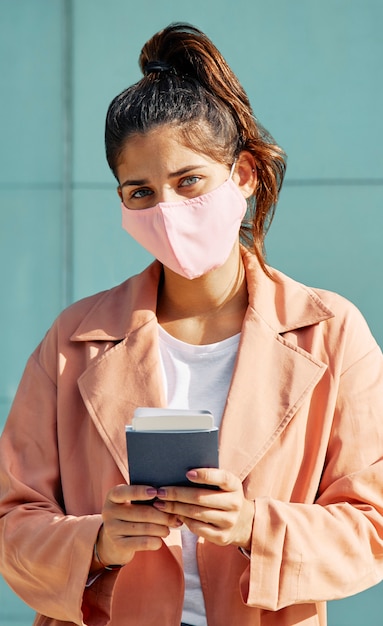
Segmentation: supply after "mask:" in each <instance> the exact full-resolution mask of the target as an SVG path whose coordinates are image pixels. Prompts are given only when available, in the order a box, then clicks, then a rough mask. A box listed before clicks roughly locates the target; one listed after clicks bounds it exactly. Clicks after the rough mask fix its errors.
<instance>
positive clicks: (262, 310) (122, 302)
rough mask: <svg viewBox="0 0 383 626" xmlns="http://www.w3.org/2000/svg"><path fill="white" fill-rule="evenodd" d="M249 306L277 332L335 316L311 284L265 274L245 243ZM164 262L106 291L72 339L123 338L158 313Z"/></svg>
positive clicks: (243, 254)
mask: <svg viewBox="0 0 383 626" xmlns="http://www.w3.org/2000/svg"><path fill="white" fill-rule="evenodd" d="M242 257H243V261H244V264H245V269H246V276H247V284H248V294H249V308H250V309H252V310H253V311H255V312H256V313H257V314H258V315H259V316H260V317H261V318H262V319H263V320H264V322H265V323H266V324H267V325H268V326H269V327H270V329H273V330H274V331H275V332H276V333H278V334H283V333H285V332H287V331H290V330H295V329H297V328H304V327H305V326H310V325H311V324H316V323H318V322H320V321H323V320H326V319H328V318H330V317H332V316H333V313H332V312H331V311H330V309H328V307H327V306H326V305H325V304H324V302H323V301H322V300H321V299H320V297H319V296H318V295H317V294H316V293H315V292H314V291H313V290H312V289H309V288H308V287H306V286H304V285H302V284H301V283H298V282H296V281H295V280H293V279H291V278H289V277H287V276H285V275H284V274H282V273H281V272H278V271H277V270H274V269H272V268H268V269H269V271H270V274H271V276H272V278H273V280H272V279H271V278H269V277H268V276H266V275H265V273H264V272H263V271H262V269H261V268H260V266H259V263H258V261H257V259H256V257H255V256H254V255H253V254H251V253H250V252H248V251H247V250H245V249H244V248H242ZM161 271H162V265H161V264H160V263H159V262H158V261H155V262H154V263H152V264H151V265H150V266H149V267H147V268H146V269H145V270H144V271H143V272H142V273H141V274H138V275H136V276H133V277H132V278H130V279H129V280H127V281H125V282H124V283H122V284H121V285H119V286H118V287H115V288H113V289H111V290H110V291H107V292H105V293H104V294H103V295H102V296H101V297H100V298H99V299H98V301H97V303H96V304H95V306H94V307H93V308H92V309H91V310H90V311H89V313H88V314H87V315H86V317H85V318H84V319H83V320H82V321H81V323H80V325H79V326H78V328H77V329H76V330H75V332H74V333H73V335H72V336H71V340H72V341H120V340H122V339H124V338H125V337H127V336H128V335H129V333H130V332H131V331H132V330H134V329H137V328H139V327H140V326H143V325H145V324H146V323H147V322H149V321H150V320H151V319H153V317H155V311H156V303H157V291H158V284H159V281H160V277H161Z"/></svg>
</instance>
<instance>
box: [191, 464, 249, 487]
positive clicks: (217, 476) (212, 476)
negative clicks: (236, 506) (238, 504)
mask: <svg viewBox="0 0 383 626" xmlns="http://www.w3.org/2000/svg"><path fill="white" fill-rule="evenodd" d="M186 476H187V478H188V480H190V481H191V482H193V483H198V484H204V485H212V486H215V487H219V488H220V489H222V491H237V489H240V488H241V481H240V480H239V478H238V477H237V476H235V475H234V474H232V473H231V472H228V471H226V470H223V469H217V468H211V467H209V468H198V469H192V470H189V471H188V472H187V474H186Z"/></svg>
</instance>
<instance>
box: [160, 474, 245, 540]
mask: <svg viewBox="0 0 383 626" xmlns="http://www.w3.org/2000/svg"><path fill="white" fill-rule="evenodd" d="M186 476H187V478H188V479H189V480H190V481H192V482H193V483H196V487H163V488H161V489H158V491H157V498H158V500H156V501H155V502H154V505H153V506H155V507H156V508H158V509H160V510H161V511H164V512H166V513H172V514H174V515H176V516H177V517H178V518H179V519H180V520H182V521H183V522H184V524H186V526H187V527H188V528H189V529H190V530H191V531H192V532H193V533H194V534H196V535H199V536H200V537H203V538H204V539H207V540H208V541H211V542H212V543H215V544H217V545H220V546H227V545H229V544H233V545H235V546H240V547H242V548H245V549H246V550H250V545H251V534H252V529H253V518H254V503H253V502H252V501H250V500H246V498H245V496H244V493H243V488H242V483H241V481H240V480H239V478H237V477H236V476H234V474H231V473H230V472H227V471H225V470H222V469H211V468H209V469H207V468H202V469H196V470H190V471H189V472H188V473H187V474H186ZM198 484H205V485H212V486H216V487H219V490H213V489H206V488H198V486H197V485H198Z"/></svg>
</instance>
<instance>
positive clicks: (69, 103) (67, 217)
mask: <svg viewBox="0 0 383 626" xmlns="http://www.w3.org/2000/svg"><path fill="white" fill-rule="evenodd" d="M62 15H63V33H62V36H63V50H62V64H63V65H62V72H63V73H62V76H63V79H62V81H63V128H62V132H63V146H62V163H63V171H62V177H63V185H62V190H63V191H62V233H61V246H62V264H61V300H62V306H63V307H65V306H67V305H68V304H70V303H71V302H72V300H73V194H72V187H73V185H72V182H73V181H72V176H73V170H72V161H73V53H72V51H73V4H72V0H62Z"/></svg>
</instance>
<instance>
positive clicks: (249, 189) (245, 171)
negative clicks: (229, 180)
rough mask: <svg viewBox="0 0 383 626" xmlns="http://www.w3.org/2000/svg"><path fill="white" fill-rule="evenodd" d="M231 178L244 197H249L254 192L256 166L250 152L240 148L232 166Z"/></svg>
mask: <svg viewBox="0 0 383 626" xmlns="http://www.w3.org/2000/svg"><path fill="white" fill-rule="evenodd" d="M233 180H234V182H235V183H236V184H237V185H238V187H239V189H240V191H241V192H242V193H243V195H244V197H245V198H250V196H252V195H253V194H254V191H255V188H256V186H257V167H256V165H255V160H254V157H253V155H252V154H251V152H248V151H247V150H242V152H240V153H239V155H238V158H237V161H236V164H235V168H234V174H233Z"/></svg>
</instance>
